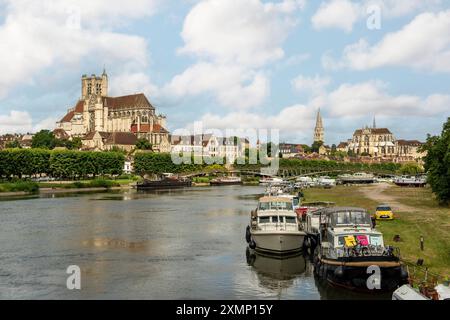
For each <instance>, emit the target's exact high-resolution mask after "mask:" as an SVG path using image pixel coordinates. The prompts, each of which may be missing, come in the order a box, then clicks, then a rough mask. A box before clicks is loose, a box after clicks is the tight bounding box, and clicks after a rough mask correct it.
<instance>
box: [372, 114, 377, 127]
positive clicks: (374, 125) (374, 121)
mask: <svg viewBox="0 0 450 320" xmlns="http://www.w3.org/2000/svg"><path fill="white" fill-rule="evenodd" d="M376 127H377V122H376V119H375V116H373V128H374V129H375V128H376Z"/></svg>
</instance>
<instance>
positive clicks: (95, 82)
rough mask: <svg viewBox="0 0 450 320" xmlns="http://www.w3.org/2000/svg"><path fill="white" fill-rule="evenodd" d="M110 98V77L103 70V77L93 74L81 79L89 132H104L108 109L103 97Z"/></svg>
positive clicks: (82, 97) (86, 124)
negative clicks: (104, 104) (105, 106)
mask: <svg viewBox="0 0 450 320" xmlns="http://www.w3.org/2000/svg"><path fill="white" fill-rule="evenodd" d="M106 96H108V75H107V74H106V71H105V70H104V69H103V73H102V75H101V76H96V75H95V74H92V75H91V76H90V77H88V76H87V75H83V76H82V77H81V100H84V118H85V119H88V121H87V123H85V126H86V129H87V131H94V130H95V131H104V130H105V124H106V117H107V114H108V113H107V112H108V109H107V108H106V109H105V108H104V106H103V100H102V98H103V97H106Z"/></svg>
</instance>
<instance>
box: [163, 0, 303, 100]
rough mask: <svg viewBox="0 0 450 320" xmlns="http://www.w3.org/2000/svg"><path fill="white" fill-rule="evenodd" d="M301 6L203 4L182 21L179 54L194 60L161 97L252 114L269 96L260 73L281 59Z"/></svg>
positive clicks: (236, 0) (252, 1) (243, 1)
mask: <svg viewBox="0 0 450 320" xmlns="http://www.w3.org/2000/svg"><path fill="white" fill-rule="evenodd" d="M304 3H305V1H304V0H284V1H282V2H263V1H261V0H227V1H221V0H204V1H200V2H199V3H197V4H196V5H195V6H194V7H193V8H192V9H191V11H190V12H189V13H188V15H187V16H186V19H185V21H184V25H183V31H182V33H181V35H182V38H183V40H184V46H183V47H182V48H180V49H179V50H178V52H179V53H180V54H189V55H192V56H194V57H196V58H197V59H198V60H197V62H196V63H194V64H193V65H192V66H190V67H189V68H187V69H186V70H185V71H184V72H182V73H181V74H179V75H176V76H175V77H174V78H173V79H172V81H170V82H169V83H168V84H167V85H166V86H165V87H164V90H163V91H164V93H165V94H166V95H175V96H178V97H183V96H187V95H200V94H204V93H209V94H212V95H214V96H215V97H216V99H217V101H218V102H219V103H220V104H221V105H223V106H226V107H231V108H251V107H256V106H258V105H260V104H262V103H263V101H264V99H265V98H266V97H267V96H268V95H269V93H270V86H269V79H268V76H267V75H266V73H265V72H264V71H263V70H262V68H263V67H264V66H265V65H266V64H268V63H270V62H273V61H276V60H279V59H281V58H282V57H284V50H283V48H282V45H283V43H284V41H285V40H286V38H287V36H288V33H289V31H290V30H291V29H292V28H293V27H294V26H295V25H296V23H297V18H296V17H295V13H296V12H298V11H299V10H301V9H302V8H303V6H304Z"/></svg>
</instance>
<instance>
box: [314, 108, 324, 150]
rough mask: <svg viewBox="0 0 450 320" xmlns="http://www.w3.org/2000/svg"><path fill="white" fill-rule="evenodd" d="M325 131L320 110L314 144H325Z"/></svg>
mask: <svg viewBox="0 0 450 320" xmlns="http://www.w3.org/2000/svg"><path fill="white" fill-rule="evenodd" d="M324 131H325V130H324V128H323V123H322V116H321V115H320V109H319V111H318V112H317V118H316V127H315V128H314V142H325V137H324Z"/></svg>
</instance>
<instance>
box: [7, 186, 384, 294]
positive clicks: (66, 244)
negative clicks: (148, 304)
mask: <svg viewBox="0 0 450 320" xmlns="http://www.w3.org/2000/svg"><path fill="white" fill-rule="evenodd" d="M263 191H264V189H263V188H261V187H248V186H244V187H241V186H225V187H199V188H189V189H183V190H170V191H155V192H149V193H140V192H139V193H138V192H136V191H134V190H130V191H121V192H112V191H111V192H104V193H80V194H49V195H40V196H30V197H20V198H7V199H5V198H3V199H2V198H0V219H1V220H0V221H1V224H0V249H1V251H0V299H373V298H375V299H386V298H389V296H385V295H384V296H379V295H375V296H374V295H359V294H354V293H350V292H347V291H344V290H342V289H335V288H332V287H330V286H328V285H327V284H323V283H319V282H318V280H316V279H315V278H314V275H313V268H312V265H311V264H310V263H309V262H308V259H305V258H303V257H302V256H299V257H295V258H291V259H285V260H278V259H271V258H267V257H262V256H259V255H256V256H255V255H249V254H248V252H247V244H246V242H245V236H244V235H245V227H246V226H247V224H248V220H249V212H250V210H252V209H254V208H255V206H256V204H257V199H258V197H259V196H260V195H261V194H262V193H263ZM71 265H77V266H79V267H80V269H81V290H68V289H67V287H66V280H67V278H68V277H69V274H67V273H66V271H67V268H68V267H69V266H71Z"/></svg>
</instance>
